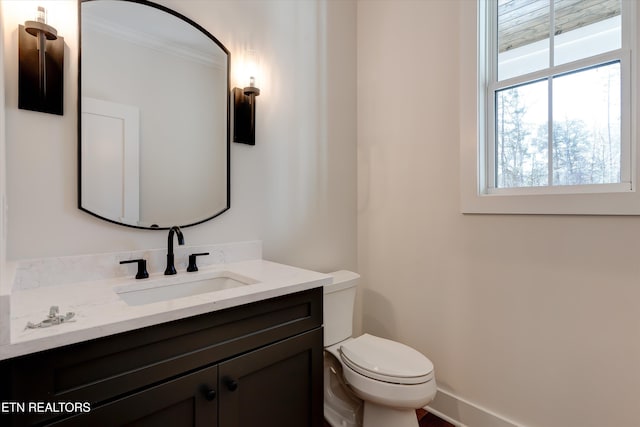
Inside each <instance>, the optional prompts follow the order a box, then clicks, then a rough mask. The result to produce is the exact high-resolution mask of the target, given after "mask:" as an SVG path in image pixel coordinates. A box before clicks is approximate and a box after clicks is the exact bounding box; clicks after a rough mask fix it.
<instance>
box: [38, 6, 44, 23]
mask: <svg viewBox="0 0 640 427" xmlns="http://www.w3.org/2000/svg"><path fill="white" fill-rule="evenodd" d="M36 22H40V23H41V24H46V23H47V9H45V8H44V6H38V10H37V12H36Z"/></svg>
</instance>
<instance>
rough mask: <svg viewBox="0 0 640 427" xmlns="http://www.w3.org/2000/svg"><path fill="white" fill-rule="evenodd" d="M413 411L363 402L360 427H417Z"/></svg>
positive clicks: (414, 411) (416, 419)
mask: <svg viewBox="0 0 640 427" xmlns="http://www.w3.org/2000/svg"><path fill="white" fill-rule="evenodd" d="M418 425H419V424H418V417H417V416H416V410H415V409H395V408H391V407H389V406H381V405H378V404H375V403H372V402H369V401H365V402H364V416H363V420H362V427H389V426H393V427H418Z"/></svg>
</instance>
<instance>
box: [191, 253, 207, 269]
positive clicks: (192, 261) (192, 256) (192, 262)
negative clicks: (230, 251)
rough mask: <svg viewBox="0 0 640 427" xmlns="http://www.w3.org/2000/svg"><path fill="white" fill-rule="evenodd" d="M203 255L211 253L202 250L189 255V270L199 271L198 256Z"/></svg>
mask: <svg viewBox="0 0 640 427" xmlns="http://www.w3.org/2000/svg"><path fill="white" fill-rule="evenodd" d="M202 255H209V252H202V253H199V254H191V255H189V266H188V267H187V271H198V266H197V265H196V257H199V256H202Z"/></svg>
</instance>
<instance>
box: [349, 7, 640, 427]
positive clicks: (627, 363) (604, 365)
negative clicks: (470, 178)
mask: <svg viewBox="0 0 640 427" xmlns="http://www.w3.org/2000/svg"><path fill="white" fill-rule="evenodd" d="M465 7H468V2H467V1H466V0H458V1H452V0H440V1H437V0H429V1H400V0H397V1H393V2H392V1H376V2H374V1H359V2H358V18H357V19H358V30H357V32H358V34H357V37H358V171H359V172H358V199H359V204H358V264H359V269H360V273H361V274H362V275H363V289H362V292H361V295H360V303H361V305H362V308H361V309H362V319H363V320H362V327H363V329H364V330H365V331H369V332H371V333H375V334H380V335H382V336H386V337H391V338H394V339H398V340H400V341H403V342H406V343H408V344H409V345H412V346H414V347H416V348H417V349H419V350H420V351H422V352H424V353H425V354H427V355H428V356H429V357H430V358H431V359H432V361H433V362H434V364H435V367H436V376H437V379H438V384H439V386H440V387H441V388H442V389H443V390H445V391H446V392H448V393H451V394H453V396H454V398H460V399H462V400H459V401H458V403H460V405H458V406H456V405H453V406H446V405H445V404H443V403H442V402H440V403H439V402H438V400H437V401H436V402H435V406H436V408H440V409H441V410H447V411H448V412H447V413H446V415H449V416H451V417H452V418H455V419H458V420H460V421H462V422H465V423H467V424H468V425H470V426H480V425H487V426H495V425H497V422H498V420H497V418H494V421H493V423H492V424H487V423H485V424H482V422H481V421H479V419H478V418H475V419H472V417H470V416H468V415H466V414H465V413H463V412H464V411H463V409H464V408H463V406H464V405H463V403H464V401H468V402H470V403H471V404H472V406H477V407H480V408H481V409H482V408H486V409H487V413H488V412H491V411H493V412H495V413H497V414H500V415H501V416H502V417H504V418H506V419H511V420H513V422H514V423H516V424H521V425H525V426H540V427H542V426H549V427H550V426H575V427H578V426H579V427H589V426H593V427H596V426H605V425H607V426H613V425H619V426H637V425H638V419H639V415H638V402H640V369H639V368H638V361H639V360H640V310H639V307H640V306H639V302H638V301H640V262H638V261H639V255H638V254H639V253H640V220H639V219H638V218H636V217H577V216H500V215H484V216H483V215H462V214H460V210H459V148H458V147H459V133H460V129H465V128H466V127H467V126H468V124H466V123H463V122H461V120H460V113H459V109H460V106H461V105H462V103H466V102H470V101H469V98H468V97H467V95H466V94H465V93H460V90H459V76H460V70H459V65H460V55H461V52H463V50H461V49H460V46H459V43H467V42H468V41H466V40H461V39H460V36H459V35H460V33H461V32H463V30H464V29H463V28H462V27H461V26H460V23H459V16H460V12H461V10H462V8H465ZM467 62H470V63H473V62H474V61H473V60H470V61H467ZM441 396H446V395H444V394H441ZM489 418H490V417H489Z"/></svg>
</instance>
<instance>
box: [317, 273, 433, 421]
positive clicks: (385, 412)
mask: <svg viewBox="0 0 640 427" xmlns="http://www.w3.org/2000/svg"><path fill="white" fill-rule="evenodd" d="M330 275H331V276H333V283H332V284H330V285H325V286H324V301H323V304H324V313H323V314H324V349H325V366H324V368H325V384H324V387H325V392H324V397H325V399H324V416H325V419H326V420H327V422H328V423H329V424H331V426H332V427H355V426H358V425H360V416H359V409H360V408H359V407H360V406H362V407H363V415H362V424H361V425H362V426H363V427H390V426H393V427H417V426H418V420H417V417H416V409H418V408H422V407H423V406H425V405H427V404H428V403H429V402H431V401H432V400H433V398H434V397H435V395H436V379H435V374H434V370H433V364H432V363H431V361H430V360H429V359H427V358H426V357H425V356H424V355H423V354H421V353H420V352H418V351H417V350H415V349H413V348H411V347H409V346H406V345H404V344H401V343H399V342H396V341H391V340H388V339H384V338H379V337H376V336H374V335H369V334H364V335H361V336H359V337H353V336H352V332H353V307H354V302H355V295H356V287H357V284H358V280H359V278H360V275H358V274H357V273H354V272H351V271H345V270H342V271H336V272H334V273H330ZM340 382H341V383H343V384H346V387H342V389H340V387H339V385H340V384H336V383H340Z"/></svg>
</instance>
